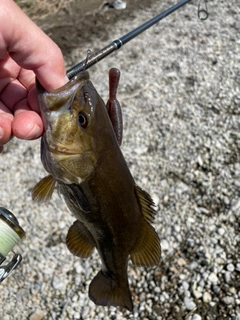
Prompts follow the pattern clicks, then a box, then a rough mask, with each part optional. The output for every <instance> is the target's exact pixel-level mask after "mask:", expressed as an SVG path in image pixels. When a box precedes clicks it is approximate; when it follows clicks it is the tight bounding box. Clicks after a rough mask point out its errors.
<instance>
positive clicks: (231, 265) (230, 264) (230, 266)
mask: <svg viewBox="0 0 240 320" xmlns="http://www.w3.org/2000/svg"><path fill="white" fill-rule="evenodd" d="M227 270H228V271H231V272H233V271H234V270H235V267H234V265H233V264H232V263H229V264H228V265H227Z"/></svg>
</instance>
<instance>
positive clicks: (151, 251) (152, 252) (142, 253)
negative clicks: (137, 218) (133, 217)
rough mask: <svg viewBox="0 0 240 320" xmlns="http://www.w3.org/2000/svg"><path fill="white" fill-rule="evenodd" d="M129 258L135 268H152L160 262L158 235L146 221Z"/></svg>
mask: <svg viewBox="0 0 240 320" xmlns="http://www.w3.org/2000/svg"><path fill="white" fill-rule="evenodd" d="M130 257H131V260H132V262H133V264H134V265H136V266H144V267H153V266H155V265H157V264H158V263H159V262H160V258H161V246H160V241H159V237H158V234H157V233H156V231H155V230H154V228H153V227H152V226H151V225H150V224H149V223H148V222H146V221H144V222H143V226H142V229H141V232H140V236H139V239H138V241H137V244H136V246H135V248H134V250H133V251H132V252H131V253H130Z"/></svg>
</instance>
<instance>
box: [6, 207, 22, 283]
mask: <svg viewBox="0 0 240 320" xmlns="http://www.w3.org/2000/svg"><path fill="white" fill-rule="evenodd" d="M24 237H25V232H24V230H23V229H22V228H21V227H20V225H19V222H18V220H17V218H16V217H15V216H14V215H13V213H12V212H10V211H9V210H7V209H6V208H3V207H0V283H1V282H2V281H3V280H4V279H6V277H7V276H8V275H9V274H10V273H11V272H12V271H13V270H14V269H16V268H17V266H18V265H19V264H20V262H21V260H22V257H21V255H20V254H14V256H13V258H12V260H11V261H10V262H9V263H8V264H7V265H4V266H2V263H3V262H4V261H5V260H6V257H7V255H8V253H9V252H10V251H12V249H13V247H14V246H15V245H16V244H17V243H18V242H19V241H20V240H21V239H23V238H24Z"/></svg>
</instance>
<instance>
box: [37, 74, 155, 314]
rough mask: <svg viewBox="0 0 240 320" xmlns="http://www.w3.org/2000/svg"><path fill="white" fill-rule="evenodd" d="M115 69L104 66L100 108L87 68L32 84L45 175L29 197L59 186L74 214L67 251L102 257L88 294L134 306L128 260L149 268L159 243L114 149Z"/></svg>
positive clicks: (47, 194)
mask: <svg viewBox="0 0 240 320" xmlns="http://www.w3.org/2000/svg"><path fill="white" fill-rule="evenodd" d="M119 74H120V72H119V70H117V69H111V70H110V73H109V83H110V92H109V101H108V103H107V105H106V106H105V104H104V102H103V100H102V99H101V97H100V96H99V94H98V93H97V91H96V89H95V88H94V86H93V84H92V83H91V81H90V79H89V74H88V72H87V71H83V72H81V73H79V74H78V75H77V76H75V77H74V78H73V79H72V80H70V81H69V82H68V83H67V84H65V85H64V86H62V87H61V88H59V89H56V90H53V91H52V92H47V91H46V90H45V89H44V88H43V87H42V86H41V85H40V83H39V82H37V92H38V99H39V104H40V109H41V113H42V118H43V121H44V127H45V133H44V134H43V136H42V140H41V160H42V163H43V166H44V168H45V169H46V171H47V172H48V173H49V175H47V176H46V177H45V178H43V179H42V180H41V181H40V182H39V183H38V184H37V185H36V186H35V187H34V189H33V192H32V197H33V200H35V201H38V202H43V201H48V200H49V199H50V198H51V196H52V193H53V191H54V188H55V186H56V185H57V188H58V190H59V192H60V194H62V195H63V197H64V200H65V202H66V204H67V206H68V208H69V209H70V211H71V212H72V213H73V215H74V216H75V218H76V219H77V220H76V221H75V222H74V223H73V225H72V226H71V227H70V229H69V231H68V234H67V237H66V244H67V247H68V249H69V250H70V252H71V253H73V254H74V255H76V256H78V257H81V258H88V257H89V256H90V255H91V254H92V252H93V250H94V248H96V249H97V251H98V253H99V256H100V259H101V262H102V268H101V270H100V271H99V272H98V273H97V275H96V276H95V277H94V278H93V280H92V282H91V284H90V286H89V297H90V299H91V300H92V301H93V302H94V303H95V304H97V305H102V306H120V307H124V308H126V309H128V310H130V311H132V309H133V302H132V297H131V293H130V289H129V284H128V275H127V267H128V258H129V257H130V258H131V260H132V262H133V264H134V265H136V266H146V267H151V266H155V265H157V264H158V263H159V260H160V256H161V247H160V243H159V238H158V235H157V233H156V232H155V230H154V228H153V226H152V225H151V224H152V222H153V220H154V215H155V211H154V209H153V205H154V203H153V201H152V199H151V197H150V196H149V194H148V193H147V192H145V191H143V190H142V189H141V188H140V187H138V186H137V185H136V184H135V182H134V179H133V177H132V175H131V173H130V171H129V169H128V166H127V163H126V161H125V159H124V157H123V154H122V152H121V150H120V147H119V144H121V138H122V131H121V130H122V129H121V128H122V126H121V113H120V106H119V104H118V101H117V99H116V91H117V85H118V79H119Z"/></svg>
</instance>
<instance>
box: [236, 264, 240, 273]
mask: <svg viewBox="0 0 240 320" xmlns="http://www.w3.org/2000/svg"><path fill="white" fill-rule="evenodd" d="M236 270H237V271H238V272H240V263H237V264H236Z"/></svg>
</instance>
